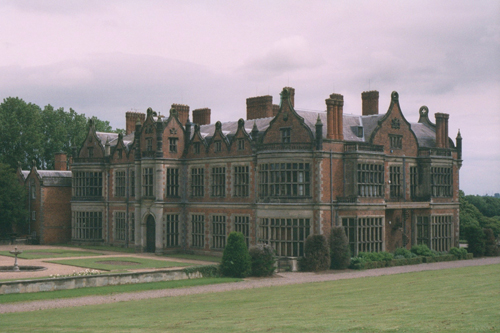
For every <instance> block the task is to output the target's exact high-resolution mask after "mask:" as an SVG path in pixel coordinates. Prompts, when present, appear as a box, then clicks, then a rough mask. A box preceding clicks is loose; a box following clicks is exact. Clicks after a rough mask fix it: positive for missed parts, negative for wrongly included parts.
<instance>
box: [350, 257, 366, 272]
mask: <svg viewBox="0 0 500 333" xmlns="http://www.w3.org/2000/svg"><path fill="white" fill-rule="evenodd" d="M365 265H366V259H365V258H363V257H354V258H351V264H350V265H349V268H352V269H364V268H365Z"/></svg>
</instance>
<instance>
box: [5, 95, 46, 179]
mask: <svg viewBox="0 0 500 333" xmlns="http://www.w3.org/2000/svg"><path fill="white" fill-rule="evenodd" d="M41 120H42V119H41V110H40V107H39V106H37V105H35V104H31V103H26V102H25V101H23V100H22V99H20V98H17V97H16V98H13V97H9V98H6V99H4V100H3V103H2V104H0V163H5V164H8V165H9V166H10V167H11V168H13V169H15V168H17V167H18V163H19V164H20V166H21V167H22V168H23V169H28V168H29V167H30V166H31V165H32V161H33V160H36V161H39V160H40V157H41V156H42V155H43V150H44V146H43V137H42V134H41V132H40V130H39V128H40V124H41Z"/></svg>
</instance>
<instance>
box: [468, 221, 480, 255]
mask: <svg viewBox="0 0 500 333" xmlns="http://www.w3.org/2000/svg"><path fill="white" fill-rule="evenodd" d="M464 234H465V238H466V239H467V244H468V247H467V251H468V252H470V253H472V254H474V257H482V256H483V255H484V250H485V241H484V232H483V229H482V228H481V227H478V226H475V225H470V226H467V227H465V229H464Z"/></svg>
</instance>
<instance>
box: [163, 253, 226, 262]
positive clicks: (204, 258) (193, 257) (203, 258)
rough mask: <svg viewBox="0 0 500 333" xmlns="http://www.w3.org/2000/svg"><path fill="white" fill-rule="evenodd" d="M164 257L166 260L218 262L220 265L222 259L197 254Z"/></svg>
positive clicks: (167, 255)
mask: <svg viewBox="0 0 500 333" xmlns="http://www.w3.org/2000/svg"><path fill="white" fill-rule="evenodd" d="M164 256H165V257H168V258H177V259H189V260H199V261H210V262H218V263H220V262H221V261H222V257H214V256H203V255H197V254H184V253H177V254H165V255H164Z"/></svg>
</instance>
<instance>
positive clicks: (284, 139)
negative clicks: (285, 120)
mask: <svg viewBox="0 0 500 333" xmlns="http://www.w3.org/2000/svg"><path fill="white" fill-rule="evenodd" d="M280 131H281V143H290V142H291V137H292V129H291V128H290V127H287V128H282V129H280Z"/></svg>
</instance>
